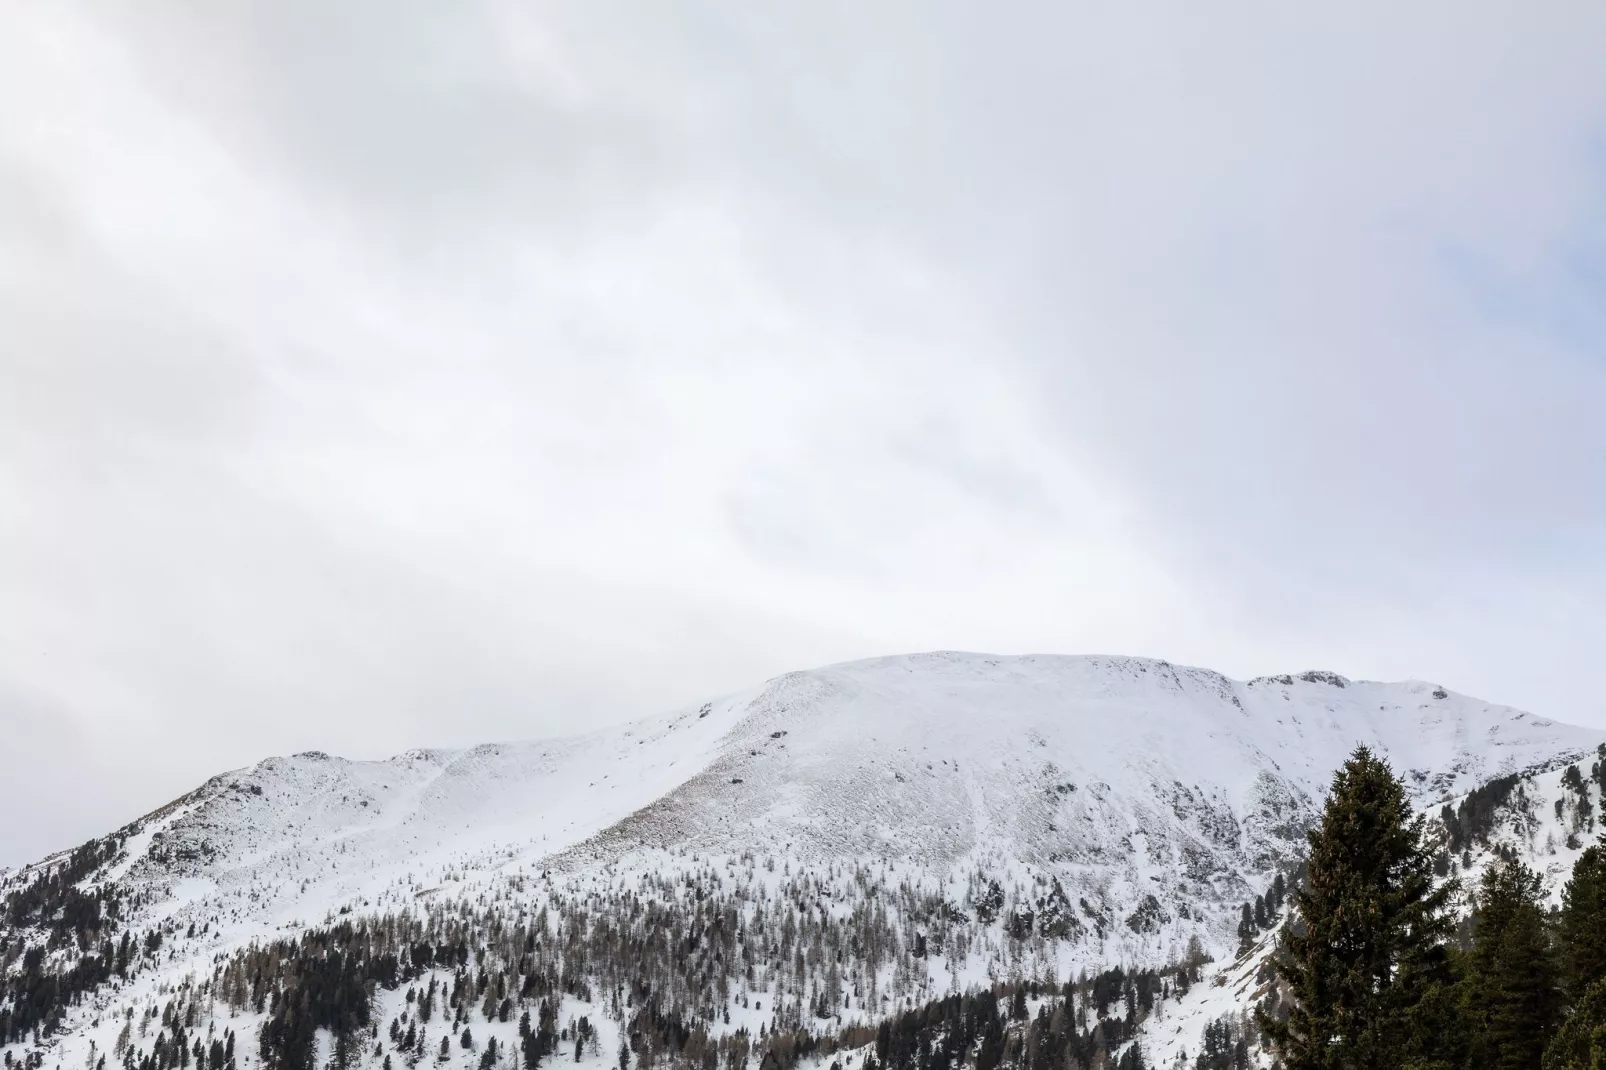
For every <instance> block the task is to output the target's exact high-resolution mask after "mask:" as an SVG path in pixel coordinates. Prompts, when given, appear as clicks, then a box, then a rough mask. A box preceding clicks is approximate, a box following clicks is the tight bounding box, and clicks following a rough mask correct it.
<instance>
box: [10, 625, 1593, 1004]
mask: <svg viewBox="0 0 1606 1070" xmlns="http://www.w3.org/2000/svg"><path fill="white" fill-rule="evenodd" d="M1603 740H1606V734H1603V733H1601V732H1596V731H1593V730H1587V729H1583V728H1578V727H1574V726H1570V725H1566V724H1561V723H1558V722H1554V721H1550V720H1546V719H1543V718H1538V717H1535V716H1532V715H1530V714H1527V713H1523V712H1521V711H1518V710H1513V709H1509V708H1506V707H1501V706H1491V705H1489V704H1487V703H1484V702H1481V701H1478V700H1476V699H1472V698H1468V697H1465V696H1462V695H1457V694H1454V693H1451V692H1448V691H1446V690H1444V689H1442V688H1439V687H1436V686H1435V685H1433V684H1427V683H1418V682H1407V683H1390V684H1383V683H1365V682H1358V681H1350V680H1345V679H1344V678H1342V677H1339V676H1336V675H1334V674H1331V673H1305V674H1301V675H1299V676H1280V677H1263V678H1260V679H1256V680H1252V681H1248V682H1239V681H1233V680H1229V679H1227V678H1226V677H1223V676H1221V675H1220V674H1217V673H1214V672H1209V671H1206V670H1201V669H1190V668H1183V667H1179V666H1173V665H1170V664H1167V663H1165V662H1161V661H1151V660H1144V659H1136V658H1115V657H1049V656H1039V657H992V656H986V655H979V654H960V653H935V654H923V655H911V656H903V657H891V658H882V659H877V660H873V661H865V662H857V663H852V664H846V665H838V666H831V667H828V668H824V669H818V670H814V671H809V672H798V673H792V674H788V675H786V676H783V677H780V678H778V679H775V680H772V681H770V682H769V683H767V684H765V685H764V686H762V687H760V688H758V689H755V690H753V691H750V692H746V693H743V694H739V695H735V696H732V697H729V698H725V699H721V700H718V701H714V702H710V703H707V704H704V705H701V706H697V707H692V708H689V709H686V710H682V711H679V712H676V713H673V714H670V715H667V716H664V717H660V718H655V719H651V720H648V721H644V722H640V723H637V724H634V725H630V726H626V727H622V728H618V729H609V730H606V731H602V732H598V733H595V734H592V735H588V736H582V737H577V738H572V739H564V740H554V741H543V742H534V743H502V744H491V745H486V746H480V747H475V748H472V749H469V750H464V751H413V752H409V753H406V754H403V755H399V756H397V757H395V758H391V759H389V760H386V761H380V762H354V761H346V760H344V759H340V758H333V757H329V756H327V755H323V754H318V753H311V754H301V755H296V756H293V757H289V758H273V759H268V760H266V761H263V762H261V763H259V764H257V765H256V766H253V767H251V768H249V769H242V770H238V771H235V772H233V773H228V774H224V775H222V776H219V777H216V778H214V779H212V780H211V781H209V782H208V783H207V784H205V785H204V786H202V787H201V788H200V789H198V790H197V791H195V792H194V793H192V794H191V795H188V796H186V797H184V798H182V799H180V800H177V801H176V802H174V803H173V804H171V805H169V806H168V807H165V808H164V809H162V810H161V811H158V812H157V813H155V814H152V815H150V816H149V817H147V818H145V819H142V820H141V821H138V822H136V823H134V824H133V825H130V826H128V827H127V828H126V829H124V830H122V832H121V836H122V837H123V841H124V842H123V855H122V857H121V858H119V859H118V860H117V861H116V862H114V863H113V864H112V865H111V866H109V867H108V868H107V870H106V871H104V872H102V873H100V874H98V875H97V876H96V877H94V878H92V879H91V880H92V882H93V883H105V882H111V881H115V882H117V883H118V884H119V885H120V886H121V887H122V888H123V889H124V890H125V893H126V894H127V895H128V896H129V897H130V898H131V899H132V900H134V901H137V902H138V903H139V904H140V905H139V906H138V907H137V915H136V917H135V918H134V919H133V922H134V924H135V926H136V927H144V926H148V925H150V924H151V923H153V922H156V921H160V920H163V919H166V920H168V921H171V922H173V923H176V924H175V928H176V929H182V928H183V927H184V926H185V925H186V924H187V923H188V922H191V921H195V922H201V921H203V920H204V921H210V922H211V924H210V925H209V926H207V927H206V932H205V934H204V936H202V937H198V938H195V939H193V940H187V941H185V940H180V941H178V942H177V943H176V944H175V946H176V947H177V948H178V949H179V951H178V954H176V955H175V956H174V957H173V958H172V960H171V965H170V967H169V969H170V971H171V972H172V973H173V974H174V976H178V975H180V974H182V973H183V972H184V971H185V970H187V969H190V968H192V967H194V966H196V965H197V964H199V963H200V962H202V961H203V960H205V961H210V958H211V956H212V955H213V954H215V953H217V952H219V951H223V950H228V949H230V948H233V947H237V946H240V945H242V944H244V943H246V942H248V941H250V940H252V939H254V938H261V937H264V936H269V937H271V936H276V935H282V934H284V933H286V932H287V931H294V930H297V929H300V928H304V927H308V926H314V925H317V924H320V923H322V922H323V921H325V920H326V919H327V918H328V917H330V916H331V915H333V914H335V913H336V912H340V911H345V910H350V911H352V912H355V913H358V914H362V913H369V912H378V911H380V910H406V909H413V908H415V907H416V905H417V904H418V903H419V902H421V901H424V900H428V899H430V898H431V897H440V896H452V895H473V894H476V892H477V891H484V890H485V889H488V888H491V887H493V886H498V882H504V884H505V882H508V881H513V880H517V879H518V878H520V877H525V876H532V875H539V874H545V875H546V876H547V878H548V880H547V881H544V882H539V883H538V884H535V885H526V884H525V883H523V882H522V881H519V882H518V884H517V887H519V888H521V889H522V888H530V889H532V890H530V891H528V892H527V893H526V894H529V895H532V896H535V895H540V894H544V893H543V892H542V891H540V890H539V889H542V888H544V889H548V890H550V889H551V888H553V887H557V886H562V885H564V884H565V883H568V884H583V883H586V882H596V881H598V880H602V879H605V877H606V876H607V875H617V874H620V873H629V872H632V871H648V870H653V871H661V870H663V869H665V868H669V869H672V868H673V867H675V866H677V865H689V864H691V863H690V861H689V860H691V859H693V858H698V859H704V860H706V859H711V858H726V859H735V858H741V857H744V856H745V857H746V858H748V859H759V860H774V861H776V862H777V863H779V864H780V865H782V866H783V867H784V868H785V869H786V871H788V872H790V871H793V870H800V869H803V868H810V869H820V870H822V871H823V870H825V869H827V868H829V867H831V866H832V865H833V864H835V865H841V864H850V865H855V864H856V865H871V866H883V867H885V866H893V867H897V869H898V871H899V872H900V873H902V874H903V875H904V877H903V879H905V880H909V881H913V882H915V883H917V884H920V885H922V886H924V887H929V888H931V889H934V890H936V891H937V892H938V893H939V894H944V895H947V896H949V897H950V898H952V899H954V900H955V901H956V902H957V901H959V900H961V899H962V898H963V896H964V894H965V893H964V889H965V887H966V886H967V884H966V882H967V881H971V879H972V878H973V877H974V876H975V875H977V874H978V873H980V874H985V875H986V876H987V877H989V878H995V879H997V880H999V881H1000V883H1001V885H1002V886H1004V887H1006V888H1008V889H1009V890H1010V895H1011V900H1012V901H1013V899H1014V897H1015V896H1016V895H1017V894H1018V895H1020V896H1021V897H1022V898H1023V901H1024V899H1026V898H1029V897H1030V895H1031V894H1033V889H1034V888H1035V889H1036V890H1037V891H1038V892H1039V893H1040V892H1041V891H1042V889H1044V888H1045V887H1047V886H1049V885H1050V884H1051V883H1052V882H1054V881H1057V882H1059V883H1060V885H1061V886H1062V888H1063V890H1064V892H1065V895H1066V898H1067V901H1068V902H1069V903H1071V904H1075V909H1076V911H1077V920H1076V922H1075V923H1074V925H1073V929H1074V934H1073V936H1072V937H1071V938H1070V939H1067V940H1064V941H1061V942H1059V943H1057V944H1055V945H1054V946H1052V947H1051V948H1049V949H1048V951H1047V952H1046V954H1047V955H1048V956H1049V958H1050V960H1051V963H1052V965H1053V967H1054V968H1055V969H1057V970H1058V971H1060V972H1059V975H1060V976H1068V975H1069V971H1072V970H1075V969H1080V968H1089V969H1096V968H1099V967H1102V966H1108V965H1114V964H1116V963H1121V964H1126V965H1160V964H1163V963H1165V962H1167V961H1173V960H1175V958H1177V957H1178V956H1179V954H1180V952H1181V950H1182V948H1183V947H1184V946H1185V945H1186V943H1187V941H1188V939H1189V938H1190V937H1192V936H1198V937H1199V938H1200V939H1201V940H1202V941H1203V943H1204V945H1205V946H1206V948H1207V949H1209V950H1211V951H1213V952H1215V953H1217V954H1218V956H1219V957H1226V955H1227V952H1228V951H1229V950H1231V949H1232V948H1234V947H1235V945H1236V941H1235V937H1234V932H1233V930H1234V925H1235V922H1236V909H1237V904H1238V903H1240V902H1242V901H1243V900H1244V899H1246V898H1251V897H1253V896H1254V895H1255V894H1256V893H1258V892H1261V891H1264V889H1265V887H1266V885H1267V883H1268V882H1269V880H1270V878H1271V875H1272V873H1273V872H1274V871H1275V870H1276V868H1277V867H1278V866H1280V865H1285V864H1287V863H1288V862H1290V861H1291V860H1292V859H1294V858H1295V857H1297V855H1298V854H1299V853H1300V851H1301V850H1302V847H1303V833H1304V830H1305V829H1306V828H1307V827H1308V825H1309V823H1310V822H1311V821H1312V820H1313V819H1314V817H1315V815H1316V813H1317V811H1318V808H1319V805H1320V800H1321V796H1322V794H1323V792H1324V791H1325V789H1326V786H1327V784H1328V782H1329V780H1330V779H1331V776H1332V773H1333V771H1334V769H1335V768H1336V767H1337V766H1338V765H1339V764H1340V763H1341V762H1342V761H1343V759H1344V758H1345V757H1346V756H1347V755H1348V753H1349V752H1350V751H1351V750H1353V748H1354V747H1355V746H1356V745H1357V744H1361V743H1364V744H1367V745H1369V746H1371V747H1373V748H1375V749H1377V750H1378V751H1380V752H1382V753H1383V754H1385V755H1386V756H1387V757H1388V758H1389V760H1390V761H1391V762H1392V763H1393V765H1394V768H1395V769H1396V771H1397V772H1399V773H1400V774H1401V775H1402V776H1403V777H1404V778H1405V780H1406V781H1407V783H1408V784H1409V785H1410V787H1411V789H1412V791H1413V793H1414V795H1415V797H1416V799H1417V801H1418V803H1419V805H1422V806H1424V807H1426V806H1429V805H1433V804H1436V803H1437V802H1439V801H1441V800H1445V799H1450V798H1453V797H1455V796H1458V795H1461V794H1464V793H1465V792H1467V791H1469V790H1471V789H1472V788H1474V787H1476V786H1477V785H1479V784H1481V783H1483V782H1485V781H1487V780H1488V779H1490V778H1491V777H1494V776H1497V775H1500V774H1503V773H1509V772H1516V771H1521V770H1527V769H1533V768H1538V767H1559V765H1560V764H1562V763H1564V762H1565V761H1569V760H1573V759H1575V758H1576V757H1577V756H1579V755H1582V754H1584V753H1586V752H1589V751H1592V750H1593V749H1594V748H1595V746H1596V745H1597V744H1598V743H1600V742H1601V741H1603ZM47 861H48V860H47ZM29 873H30V871H29V870H24V871H22V872H20V873H19V874H15V875H13V876H12V877H11V878H10V881H11V882H20V881H22V880H26V879H27V878H28V876H29ZM970 886H972V887H973V886H974V882H972V883H971V885H970ZM1017 889H1018V890H1019V891H1017ZM975 946H976V949H977V950H975V951H974V954H975V955H976V956H978V957H977V958H976V959H974V960H972V961H967V962H965V963H954V962H947V963H944V964H942V966H941V968H943V969H946V970H947V971H948V977H945V978H944V979H943V980H944V982H945V983H953V981H954V980H955V979H957V980H959V981H963V980H965V979H967V978H976V977H984V976H985V973H984V972H978V971H985V969H986V968H988V966H989V965H992V966H994V967H996V966H997V963H998V962H1003V961H1004V959H1005V956H1004V955H1003V954H1002V952H1000V953H999V954H998V955H997V956H995V958H996V959H997V962H993V963H988V962H985V961H982V960H984V959H985V958H986V957H987V954H988V951H987V949H988V948H989V947H992V946H994V945H993V944H991V943H989V942H988V941H987V940H982V941H980V942H979V943H978V944H976V945H975ZM1013 961H1015V968H1017V969H1019V968H1021V967H1020V965H1019V960H1018V958H1017V959H1015V960H1013ZM931 968H932V969H933V970H936V969H938V968H939V966H938V964H937V962H936V961H935V959H934V960H933V962H932V965H931ZM86 1013H88V1012H86Z"/></svg>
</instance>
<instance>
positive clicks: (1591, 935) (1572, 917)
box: [1561, 844, 1606, 1002]
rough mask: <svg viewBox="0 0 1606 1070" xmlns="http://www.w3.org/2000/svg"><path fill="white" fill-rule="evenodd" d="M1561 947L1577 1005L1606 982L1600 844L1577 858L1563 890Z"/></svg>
mask: <svg viewBox="0 0 1606 1070" xmlns="http://www.w3.org/2000/svg"><path fill="white" fill-rule="evenodd" d="M1561 946H1562V952H1563V963H1564V966H1565V969H1566V987H1567V992H1568V994H1569V995H1571V996H1572V998H1573V1000H1574V1001H1575V1002H1576V1001H1578V1000H1580V999H1582V998H1583V994H1584V992H1585V991H1587V990H1588V988H1589V986H1590V985H1592V984H1594V983H1595V982H1596V981H1599V980H1601V979H1602V978H1606V847H1603V846H1602V845H1600V844H1595V845H1593V846H1591V847H1588V848H1586V849H1585V851H1584V853H1583V854H1581V855H1579V856H1578V861H1577V862H1575V863H1573V875H1572V879H1571V880H1569V881H1568V882H1567V885H1566V887H1565V888H1563V889H1562V893H1561Z"/></svg>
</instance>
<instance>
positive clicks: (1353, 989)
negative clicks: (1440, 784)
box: [1260, 747, 1455, 1070]
mask: <svg viewBox="0 0 1606 1070" xmlns="http://www.w3.org/2000/svg"><path fill="white" fill-rule="evenodd" d="M1309 840H1310V860H1309V872H1308V874H1307V876H1306V879H1305V883H1304V886H1303V887H1302V888H1301V889H1300V890H1299V891H1298V892H1297V893H1296V894H1295V896H1294V904H1295V907H1296V908H1297V911H1298V920H1297V924H1294V925H1290V926H1288V927H1287V928H1286V929H1285V930H1284V935H1283V941H1282V946H1281V948H1280V949H1279V955H1278V960H1277V969H1278V972H1279V974H1280V975H1281V977H1282V979H1283V980H1284V982H1285V983H1286V984H1287V985H1288V987H1289V989H1290V994H1291V995H1292V1002H1293V1006H1292V1007H1291V1008H1290V1012H1289V1016H1288V1017H1287V1018H1286V1019H1284V1020H1282V1021H1274V1020H1271V1019H1268V1018H1265V1017H1262V1018H1261V1021H1260V1025H1261V1028H1262V1029H1263V1030H1264V1031H1265V1032H1266V1035H1267V1037H1268V1039H1269V1040H1270V1041H1271V1042H1272V1043H1273V1045H1274V1046H1275V1047H1276V1049H1277V1051H1278V1054H1279V1055H1280V1057H1281V1060H1282V1062H1283V1065H1284V1066H1285V1067H1287V1070H1401V1068H1404V1067H1407V1066H1420V1067H1426V1066H1432V1065H1434V1063H1435V1062H1436V1061H1438V1060H1440V1059H1442V1055H1441V1051H1442V1048H1443V1041H1444V1038H1442V1037H1440V1036H1436V1035H1434V1025H1433V1023H1432V1019H1433V1018H1435V1017H1437V1009H1438V1008H1440V1007H1442V1005H1443V1003H1444V1002H1445V1001H1444V1000H1443V998H1442V997H1443V993H1444V991H1445V989H1446V986H1447V985H1448V983H1449V980H1450V975H1449V966H1448V957H1447V952H1446V949H1445V947H1444V940H1445V937H1446V936H1447V935H1448V934H1449V932H1450V930H1451V924H1452V923H1451V920H1450V918H1449V916H1448V914H1447V912H1446V908H1447V906H1448V904H1449V901H1450V898H1451V897H1452V896H1453V895H1454V893H1455V886H1454V884H1453V882H1452V883H1447V884H1444V885H1441V886H1438V887H1435V884H1434V879H1433V858H1432V853H1431V851H1430V850H1429V849H1428V848H1427V847H1426V845H1424V843H1423V823H1422V819H1421V818H1420V817H1418V816H1413V814H1412V812H1411V806H1410V803H1409V801H1408V800H1407V799H1406V796H1405V789H1404V787H1403V786H1402V785H1401V784H1400V782H1399V780H1398V779H1396V778H1395V776H1394V774H1393V772H1392V771H1391V770H1390V769H1389V767H1388V765H1387V764H1386V763H1385V762H1383V761H1381V760H1380V759H1378V758H1376V757H1374V756H1373V755H1372V753H1371V751H1369V750H1368V749H1367V748H1365V747H1359V748H1357V749H1356V750H1355V753H1354V754H1352V755H1351V756H1350V758H1349V760H1348V761H1346V762H1345V763H1344V765H1343V767H1342V768H1341V769H1339V771H1338V773H1337V774H1336V775H1335V776H1334V777H1333V787H1332V792H1331V794H1330V795H1329V796H1328V800H1327V805H1326V808H1325V809H1324V811H1323V814H1322V821H1321V824H1320V825H1319V826H1318V827H1317V828H1316V829H1314V830H1313V831H1312V832H1311V833H1310V836H1309ZM1428 1012H1433V1013H1431V1014H1430V1013H1428ZM1425 1015H1426V1017H1425Z"/></svg>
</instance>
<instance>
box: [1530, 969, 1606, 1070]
mask: <svg viewBox="0 0 1606 1070" xmlns="http://www.w3.org/2000/svg"><path fill="white" fill-rule="evenodd" d="M1542 1065H1543V1067H1544V1070H1601V1068H1602V1067H1606V981H1596V982H1595V983H1594V984H1593V985H1590V986H1589V988H1588V989H1586V990H1585V992H1584V995H1583V998H1582V999H1579V1000H1576V1001H1575V1002H1574V1004H1573V1009H1572V1013H1570V1014H1568V1015H1567V1019H1566V1020H1565V1021H1564V1022H1562V1023H1561V1028H1560V1029H1558V1030H1557V1031H1556V1037H1555V1039H1554V1040H1552V1041H1551V1042H1550V1046H1549V1047H1548V1048H1546V1049H1545V1061H1544V1063H1543V1064H1542Z"/></svg>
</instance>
